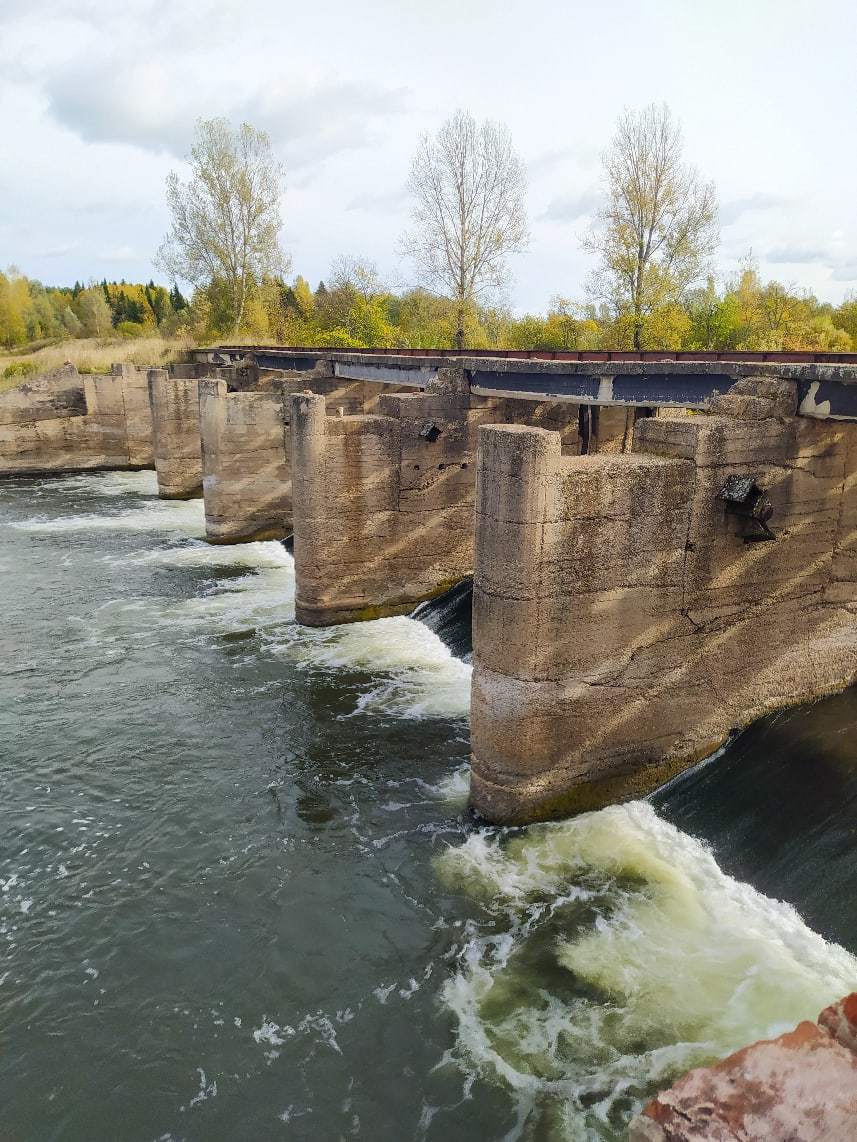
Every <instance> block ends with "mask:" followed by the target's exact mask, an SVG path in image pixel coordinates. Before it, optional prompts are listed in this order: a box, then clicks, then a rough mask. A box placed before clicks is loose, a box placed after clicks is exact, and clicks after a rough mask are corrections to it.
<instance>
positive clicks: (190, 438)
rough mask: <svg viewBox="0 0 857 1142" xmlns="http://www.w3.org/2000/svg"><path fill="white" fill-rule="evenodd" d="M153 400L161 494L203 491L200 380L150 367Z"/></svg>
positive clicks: (183, 496) (176, 496)
mask: <svg viewBox="0 0 857 1142" xmlns="http://www.w3.org/2000/svg"><path fill="white" fill-rule="evenodd" d="M149 403H150V407H151V410H152V427H153V432H154V452H155V471H156V472H157V474H158V495H159V496H161V497H162V498H163V499H166V500H189V499H192V498H193V497H194V496H201V495H202V446H201V443H200V430H199V381H198V380H197V378H196V377H182V376H172V375H170V373H169V372H168V371H167V370H166V369H150V370H149Z"/></svg>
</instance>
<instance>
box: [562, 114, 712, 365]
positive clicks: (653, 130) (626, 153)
mask: <svg viewBox="0 0 857 1142" xmlns="http://www.w3.org/2000/svg"><path fill="white" fill-rule="evenodd" d="M683 148H684V143H683V138H682V131H681V125H680V123H678V121H677V120H675V119H674V118H673V116H672V113H671V112H670V109H669V108H668V107H667V106H666V104H663V105H662V106H660V107H659V106H657V105H656V104H651V105H650V106H648V107H645V108H643V109H642V110H641V111H633V110H627V109H626V110H625V112H624V113H623V114H622V116H621V117H620V119H619V122H618V125H617V128H616V134H615V136H614V137H613V143H612V146H611V148H610V150H609V151H608V152H607V153H606V154H605V156H604V159H603V164H604V176H605V182H606V184H607V202H606V204H605V205H604V207H603V208H602V209H601V210H600V212H599V214H598V216H597V220H596V223H595V226H594V228H593V230H592V232H591V233H590V235H589V236H588V238H587V239H585V241H584V245H585V246H586V248H588V249H589V250H592V251H593V252H594V253H596V254H598V256H599V263H600V264H599V267H598V269H597V270H596V272H595V274H594V276H593V281H592V292H593V293H594V294H595V295H596V296H597V297H598V298H599V299H601V300H603V301H607V302H609V303H610V304H611V305H612V306H613V308H614V311H615V312H617V313H618V314H620V315H630V316H631V318H632V321H633V329H634V348H635V349H641V348H642V344H643V324H644V319H645V317H646V316H647V315H648V314H650V313H651V312H652V311H653V310H654V309H656V308H658V307H659V306H662V305H668V304H670V303H674V302H677V301H680V300H681V299H682V296H683V295H684V293H685V291H686V290H687V289H688V287H689V286H691V285H693V284H694V283H695V282H697V281H699V280H700V279H701V278H702V277H703V276H704V274H705V272H706V270H707V268H708V259H709V257H710V256H711V254H713V252H714V250H715V248H716V245H717V240H718V232H717V198H716V194H715V190H714V184H713V183H711V182H703V181H702V180H701V179H700V176H699V174H698V173H697V171H696V170H695V169H694V168H693V167H691V166H688V165H687V164H685V163H684V161H683Z"/></svg>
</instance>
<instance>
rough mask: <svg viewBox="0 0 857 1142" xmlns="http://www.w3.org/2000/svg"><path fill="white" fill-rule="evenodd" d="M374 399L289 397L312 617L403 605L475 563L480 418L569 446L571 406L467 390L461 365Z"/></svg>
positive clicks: (301, 569) (303, 594)
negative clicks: (334, 404) (343, 408)
mask: <svg viewBox="0 0 857 1142" xmlns="http://www.w3.org/2000/svg"><path fill="white" fill-rule="evenodd" d="M327 403H328V409H329V407H330V403H331V402H330V401H329V400H328V402H327ZM377 408H378V415H362V416H353V415H351V416H349V415H342V416H337V415H333V416H331V415H326V408H325V400H324V398H322V397H320V396H313V395H309V394H302V395H297V396H295V397H293V398H292V413H291V419H292V461H293V481H292V486H293V499H294V536H295V569H296V577H297V594H296V608H297V616H298V619H299V621H301V622H304V623H308V624H310V625H318V626H324V625H328V624H331V623H341V622H354V621H358V620H361V619H369V618H377V617H379V616H382V615H394V614H402V613H405V612H407V611H410V610H411V609H412V608H413V607H414V605H415V604H416V603H417V602H419V601H420V600H422V599H427V598H431V597H432V596H433V595H437V594H439V593H441V592H442V591H444V590H446V589H447V588H448V587H450V586H451V585H452V584H453V583H455V582H457V581H459V580H460V579H462V578H464V577H465V576H467V575H470V574H471V573H472V570H473V520H474V497H475V459H476V443H477V432H478V430H479V427H480V425H484V424H489V423H494V422H498V421H499V422H503V421H524V422H527V423H534V424H540V423H541V424H545V425H548V426H550V427H552V428H556V429H557V430H558V431H557V433H556V439H557V447H558V448H559V447H560V442H561V441H562V442H564V445H565V447H566V448H567V449H568V450H572V451H575V452H576V451H577V450H578V409H577V406H575V405H570V404H564V405H561V404H548V403H540V402H537V401H521V400H502V399H493V398H487V397H476V396H471V393H470V387H469V384H468V382H467V379H466V376H465V373H464V371H463V370H460V369H441V370H440V371H439V373H438V377H437V380H436V381H433V382H431V383H430V384H429V386H428V388H427V389H426V391H425V392H424V393H409V394H389V392H388V393H386V394H383V395H380V396H379V397H378V399H377ZM623 416H624V411H623Z"/></svg>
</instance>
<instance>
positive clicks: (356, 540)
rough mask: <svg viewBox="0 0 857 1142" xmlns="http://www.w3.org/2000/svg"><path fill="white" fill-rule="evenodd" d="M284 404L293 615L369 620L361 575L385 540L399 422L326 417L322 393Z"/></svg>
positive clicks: (320, 621)
mask: <svg viewBox="0 0 857 1142" xmlns="http://www.w3.org/2000/svg"><path fill="white" fill-rule="evenodd" d="M291 402H292V403H291V427H292V460H293V480H292V495H293V510H294V543H295V575H296V580H297V590H296V597H295V611H296V615H297V619H298V621H299V622H302V623H307V624H308V625H311V626H326V625H329V624H331V623H337V622H348V621H354V620H355V619H359V618H371V617H375V615H376V612H377V607H376V604H375V602H374V599H373V596H372V595H370V594H369V593H368V590H367V586H368V584H367V577H370V578H371V569H372V567H373V565H374V566H376V567H378V566H379V565H380V563H381V562H382V560H379V556H381V555H382V553H383V552H384V550H385V547H386V545H387V543H388V542H389V540H390V537H391V527H392V517H393V515H394V513H395V510H396V505H397V501H398V464H397V460H398V452H399V441H398V429H399V426H398V423H397V421H395V420H393V419H392V418H390V417H384V416H347V417H346V416H343V417H338V416H337V417H327V416H326V414H325V398H324V397H323V396H316V395H311V394H298V395H295V396H293V397H292V398H291ZM367 569H368V571H367ZM387 613H391V612H390V611H388V612H387Z"/></svg>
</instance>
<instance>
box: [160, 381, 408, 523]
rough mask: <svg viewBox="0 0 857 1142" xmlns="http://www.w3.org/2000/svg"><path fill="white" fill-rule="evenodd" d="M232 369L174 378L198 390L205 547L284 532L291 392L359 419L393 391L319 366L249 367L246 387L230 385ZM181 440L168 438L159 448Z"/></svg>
mask: <svg viewBox="0 0 857 1142" xmlns="http://www.w3.org/2000/svg"><path fill="white" fill-rule="evenodd" d="M208 368H209V369H210V368H211V366H208ZM234 371H235V370H229V369H218V370H217V374H218V375H217V377H208V378H200V379H198V380H196V381H195V382H194V378H191V377H189V376H184V375H183V376H182V377H181V381H182V383H188V382H194V383H197V384H198V385H199V433H200V441H201V458H202V492H203V499H204V501H205V524H206V536H207V538H208V539H209V541H210V542H212V543H242V542H245V541H247V540H259V539H278V538H282V537H284V536H287V535H290V534H291V532H292V465H291V429H290V417H291V402H290V399H289V398H290V397H291V395H292V394H293V393H295V392H302V391H305V390H307V389H309V390H310V391H312V392H314V393H316V394H318V395H320V396H321V397H322V398H323V400H324V401H325V404H326V408H327V410H328V411H329V412H330V413H332V414H334V415H336V416H339V415H343V416H344V415H345V414H348V415H355V414H359V415H362V414H363V413H364V412H369V411H371V410H373V409H376V408H377V404H378V400H379V398H380V396H381V394H382V393H383V392H385V391H386V392H388V393H389V392H395V391H396V389H394V388H393V387H392V386H389V385H383V384H380V383H378V382H372V381H353V380H342V379H339V378H336V377H334V375H333V370H332V368H331V366H330V363H329V362H327V361H321V362H319V364H318V365H317V366H316V368H315V369H313V370H312V371H309V372H300V373H298V372H290V371H286V370H267V371H264V370H262V371H260V370H256V374H257V375H256V376H254V377H253V383H254V385H255V387H254V388H252V389H248V388H247V387H246V386H245V387H235V385H234V378H233V376H232V374H233V373H234ZM182 372H183V373H184V372H185V370H182ZM190 431H191V432H192V429H190ZM186 443H187V438H186V437H185V436H180V435H178V434H176V435H174V436H172V437H170V438H169V440H168V441H166V442H165V449H164V450H166V448H168V447H170V448H171V447H178V448H179V449H181V450H183V449H184V448H185V446H186ZM180 459H182V457H180Z"/></svg>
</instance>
